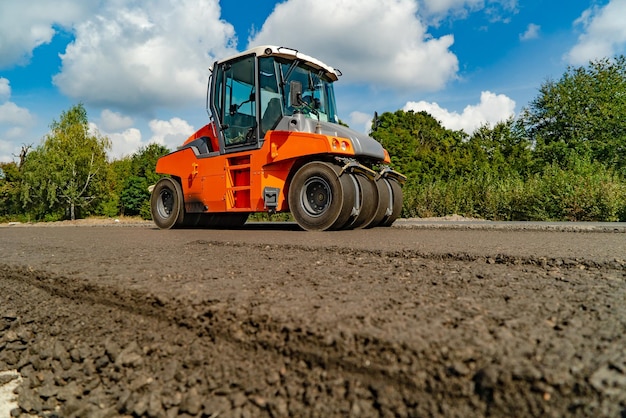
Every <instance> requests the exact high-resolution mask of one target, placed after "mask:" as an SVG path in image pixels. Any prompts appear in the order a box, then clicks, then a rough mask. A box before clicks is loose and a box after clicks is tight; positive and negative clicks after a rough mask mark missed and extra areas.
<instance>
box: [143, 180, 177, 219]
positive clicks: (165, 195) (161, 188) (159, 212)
mask: <svg viewBox="0 0 626 418" xmlns="http://www.w3.org/2000/svg"><path fill="white" fill-rule="evenodd" d="M150 212H151V213H152V220H153V221H154V223H155V224H156V226H158V227H159V228H161V229H170V228H172V227H174V226H180V225H183V221H184V219H183V218H184V216H185V205H184V203H183V191H182V188H181V187H180V184H179V183H178V182H177V181H176V180H174V179H171V178H169V177H165V178H162V179H161V180H159V181H158V183H157V184H156V185H155V186H154V189H153V190H152V195H151V196H150Z"/></svg>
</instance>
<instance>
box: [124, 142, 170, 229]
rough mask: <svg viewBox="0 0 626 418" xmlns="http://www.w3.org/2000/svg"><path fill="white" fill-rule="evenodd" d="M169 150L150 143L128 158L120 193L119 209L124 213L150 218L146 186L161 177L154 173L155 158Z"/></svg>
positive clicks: (148, 194) (148, 196)
mask: <svg viewBox="0 0 626 418" xmlns="http://www.w3.org/2000/svg"><path fill="white" fill-rule="evenodd" d="M167 153H169V150H168V149H167V148H166V147H164V146H162V145H159V144H150V145H148V146H147V147H143V148H141V149H140V150H139V151H137V152H136V153H135V154H133V156H132V157H131V159H130V160H129V166H128V173H127V175H126V176H125V178H126V181H125V182H124V187H123V189H122V191H121V193H120V209H121V213H122V214H124V215H131V216H134V215H140V216H141V217H142V218H144V219H150V217H151V215H150V193H149V192H148V186H150V185H152V184H155V183H156V182H157V181H159V178H160V177H161V176H160V175H159V174H156V172H155V168H156V163H157V160H158V159H159V158H160V157H162V156H163V155H165V154H167Z"/></svg>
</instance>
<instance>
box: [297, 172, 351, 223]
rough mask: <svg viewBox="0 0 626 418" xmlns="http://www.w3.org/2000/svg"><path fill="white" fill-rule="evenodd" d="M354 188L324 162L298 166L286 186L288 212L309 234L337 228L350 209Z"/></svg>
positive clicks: (347, 217)
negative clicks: (287, 188)
mask: <svg viewBox="0 0 626 418" xmlns="http://www.w3.org/2000/svg"><path fill="white" fill-rule="evenodd" d="M355 194H356V193H355V187H354V184H353V182H352V180H351V179H350V178H349V177H348V175H343V174H341V173H339V170H338V168H337V167H334V166H333V165H332V164H329V163H325V162H317V161H316V162H311V163H308V164H306V165H304V166H302V167H301V168H300V169H299V170H298V171H297V172H296V174H295V176H294V177H293V180H292V181H291V184H290V186H289V196H288V199H289V209H290V210H291V214H292V215H293V217H294V218H295V220H296V222H297V223H298V225H300V226H301V227H302V228H303V229H306V230H309V231H325V230H328V229H340V228H342V227H343V226H344V225H345V224H346V222H348V220H349V218H350V216H351V214H352V210H353V207H354V199H355Z"/></svg>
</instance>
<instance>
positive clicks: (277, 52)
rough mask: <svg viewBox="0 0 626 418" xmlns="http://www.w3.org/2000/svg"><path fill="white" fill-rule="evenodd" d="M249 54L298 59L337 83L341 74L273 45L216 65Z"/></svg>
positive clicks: (236, 55)
mask: <svg viewBox="0 0 626 418" xmlns="http://www.w3.org/2000/svg"><path fill="white" fill-rule="evenodd" d="M251 54H254V55H256V56H257V57H269V56H278V57H281V58H286V59H290V60H294V59H299V60H301V61H305V62H306V63H307V64H309V65H310V66H312V67H313V68H317V69H320V70H323V71H324V72H326V75H327V76H328V77H329V78H330V79H331V80H333V81H337V79H338V78H339V75H341V72H340V71H339V70H336V69H334V68H332V67H330V66H328V65H326V64H324V63H323V62H322V61H320V60H318V59H316V58H313V57H310V56H308V55H305V54H303V53H301V52H299V51H298V50H296V49H292V48H287V47H284V46H274V45H262V46H257V47H254V48H250V49H248V50H246V51H243V52H240V53H238V54H235V55H231V56H230V57H228V58H224V59H221V60H219V61H218V64H221V63H223V62H227V61H231V60H233V59H236V58H239V57H244V56H246V55H251Z"/></svg>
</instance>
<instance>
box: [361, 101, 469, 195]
mask: <svg viewBox="0 0 626 418" xmlns="http://www.w3.org/2000/svg"><path fill="white" fill-rule="evenodd" d="M372 137H373V138H375V139H376V140H378V141H379V142H380V143H381V144H382V145H383V146H384V147H385V148H386V149H387V151H389V154H390V155H391V163H392V165H393V166H394V167H395V168H396V169H398V170H399V171H401V172H403V173H404V174H405V175H407V176H408V177H409V181H410V182H419V183H423V182H425V181H432V180H433V179H437V178H446V177H449V176H451V175H453V174H454V173H455V172H456V171H457V170H458V169H459V165H460V164H461V162H460V161H459V159H458V157H459V156H460V152H461V148H462V146H463V145H462V144H463V141H464V139H465V138H466V135H465V133H463V132H462V131H451V130H449V129H446V128H444V127H442V126H441V124H440V123H439V122H438V121H437V120H436V119H435V118H433V117H432V116H431V115H429V114H428V113H426V112H413V111H409V112H404V111H402V110H398V111H397V112H395V113H389V112H385V113H383V114H382V115H380V116H379V117H378V119H377V121H376V126H375V129H373V131H372Z"/></svg>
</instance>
